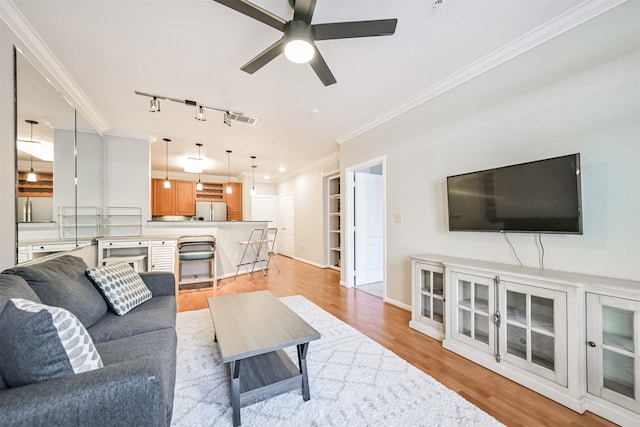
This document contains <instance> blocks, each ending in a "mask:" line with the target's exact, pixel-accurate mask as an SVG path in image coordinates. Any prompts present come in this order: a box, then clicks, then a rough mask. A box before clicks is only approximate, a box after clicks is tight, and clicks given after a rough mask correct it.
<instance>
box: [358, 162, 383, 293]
mask: <svg viewBox="0 0 640 427" xmlns="http://www.w3.org/2000/svg"><path fill="white" fill-rule="evenodd" d="M379 170H380V173H376V172H377V171H378V168H367V170H366V171H356V172H355V173H354V195H353V196H354V227H353V229H354V242H355V244H354V246H353V248H354V259H355V262H354V267H355V268H354V270H355V271H354V272H355V285H356V286H362V285H367V284H371V283H378V282H382V281H383V280H384V268H383V267H384V223H383V221H384V188H383V179H382V178H383V177H382V175H381V170H382V168H379Z"/></svg>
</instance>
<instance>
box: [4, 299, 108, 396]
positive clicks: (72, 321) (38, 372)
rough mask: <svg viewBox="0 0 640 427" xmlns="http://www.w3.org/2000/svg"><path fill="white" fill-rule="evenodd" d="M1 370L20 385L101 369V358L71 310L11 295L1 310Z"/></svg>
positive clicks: (7, 379) (12, 385) (16, 385)
mask: <svg viewBox="0 0 640 427" xmlns="http://www.w3.org/2000/svg"><path fill="white" fill-rule="evenodd" d="M0 342H2V346H0V372H1V373H2V376H3V377H4V380H5V381H6V383H7V385H8V386H9V387H19V386H23V385H27V384H33V383H36V382H40V381H46V380H50V379H54V378H60V377H64V376H68V375H73V374H79V373H81V372H87V371H92V370H94V369H98V368H102V367H103V364H102V359H101V358H100V355H99V354H98V352H97V351H96V348H95V347H94V345H93V341H92V340H91V337H90V336H89V333H88V332H87V330H86V329H85V328H84V326H82V323H80V321H79V320H78V318H77V317H76V316H74V315H73V314H72V313H71V312H69V311H67V310H65V309H64V308H59V307H50V306H48V305H44V304H39V303H36V302H33V301H29V300H25V299H20V298H12V299H11V300H9V302H8V303H7V305H6V306H5V308H4V310H3V311H2V313H0Z"/></svg>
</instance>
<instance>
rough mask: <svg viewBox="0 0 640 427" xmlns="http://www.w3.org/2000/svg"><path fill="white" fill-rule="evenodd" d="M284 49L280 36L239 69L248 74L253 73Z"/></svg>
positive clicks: (282, 39)
mask: <svg viewBox="0 0 640 427" xmlns="http://www.w3.org/2000/svg"><path fill="white" fill-rule="evenodd" d="M283 50H284V38H281V39H280V40H278V41H277V42H275V43H274V44H272V45H271V46H269V47H268V48H266V49H265V50H263V51H262V52H261V53H260V54H258V56H256V57H255V58H253V59H252V60H251V61H249V62H247V63H246V64H244V65H243V66H242V67H241V68H240V69H241V70H242V71H244V72H247V73H249V74H253V73H255V72H256V71H258V70H259V69H260V68H262V67H264V66H265V65H267V64H268V63H269V62H270V61H271V60H272V59H274V58H275V57H276V56H278V55H280V54H281V53H282V51H283Z"/></svg>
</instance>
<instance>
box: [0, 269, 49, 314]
mask: <svg viewBox="0 0 640 427" xmlns="http://www.w3.org/2000/svg"><path fill="white" fill-rule="evenodd" d="M11 298H22V299H28V300H31V301H33V302H41V301H40V298H38V295H36V293H35V292H34V291H33V289H31V288H30V287H29V285H28V284H27V282H26V281H25V280H24V279H23V278H22V277H20V276H14V275H13V274H0V313H1V312H2V309H3V308H4V305H5V304H6V303H7V302H8V301H9V300H10V299H11Z"/></svg>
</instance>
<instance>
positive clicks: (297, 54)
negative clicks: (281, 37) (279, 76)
mask: <svg viewBox="0 0 640 427" xmlns="http://www.w3.org/2000/svg"><path fill="white" fill-rule="evenodd" d="M315 53H316V50H315V49H314V48H313V45H312V44H311V43H309V42H308V41H307V40H304V39H294V40H291V41H289V42H287V44H286V45H285V47H284V56H286V57H287V59H288V60H289V61H291V62H293V63H295V64H306V63H307V62H309V61H311V60H312V59H313V56H314V55H315Z"/></svg>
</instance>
